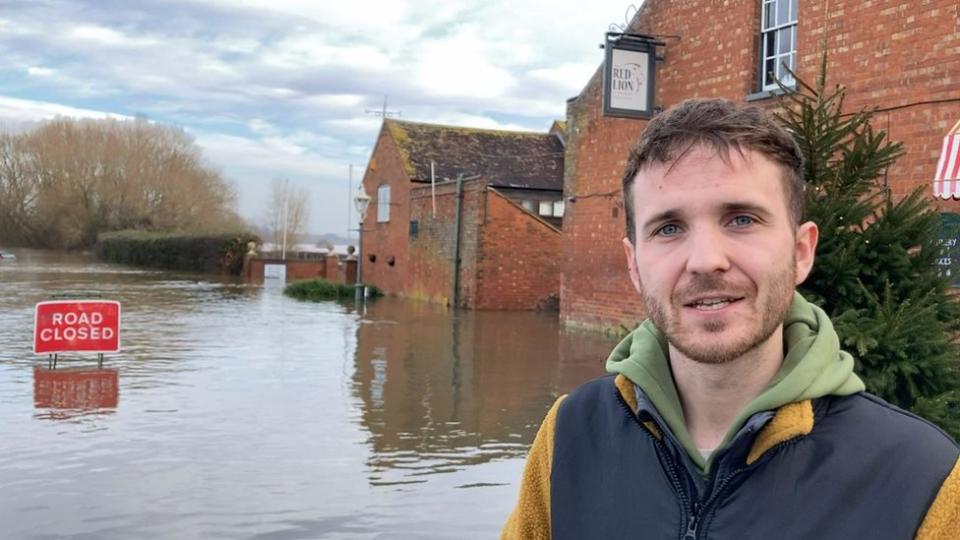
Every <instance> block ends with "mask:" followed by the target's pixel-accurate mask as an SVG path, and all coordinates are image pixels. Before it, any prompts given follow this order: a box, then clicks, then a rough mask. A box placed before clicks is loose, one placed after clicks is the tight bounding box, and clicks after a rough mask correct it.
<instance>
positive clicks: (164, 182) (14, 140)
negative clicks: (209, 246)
mask: <svg viewBox="0 0 960 540" xmlns="http://www.w3.org/2000/svg"><path fill="white" fill-rule="evenodd" d="M235 204H236V195H235V193H234V188H233V186H232V184H231V183H230V182H228V181H227V180H226V179H224V178H223V176H222V175H221V174H220V173H219V171H217V170H215V169H213V168H212V167H210V166H209V165H208V164H206V163H205V162H204V161H203V158H202V156H201V154H200V150H199V149H198V148H197V146H196V145H195V144H194V142H193V139H192V138H191V137H190V136H189V135H188V134H187V133H186V132H184V131H183V130H182V129H178V128H173V127H170V126H164V125H160V124H155V123H150V122H149V121H147V120H145V119H142V118H140V119H136V120H112V119H107V120H92V119H83V120H77V119H72V118H63V117H61V118H55V119H53V120H50V121H47V122H44V123H42V124H40V125H39V126H37V127H36V128H34V129H33V130H31V131H28V132H25V133H20V134H16V135H14V134H8V135H2V136H0V212H2V216H0V233H3V234H4V235H5V236H6V235H9V237H10V238H14V239H15V240H16V241H17V242H19V243H23V244H27V245H34V246H40V247H68V248H69V247H85V246H89V245H91V244H92V243H93V242H94V241H95V240H96V237H97V235H98V234H99V233H102V232H107V231H113V230H120V229H141V230H151V231H178V232H223V231H226V230H231V229H232V230H237V229H238V228H243V227H244V224H243V221H242V220H241V219H240V218H239V216H238V215H237V213H236V211H235Z"/></svg>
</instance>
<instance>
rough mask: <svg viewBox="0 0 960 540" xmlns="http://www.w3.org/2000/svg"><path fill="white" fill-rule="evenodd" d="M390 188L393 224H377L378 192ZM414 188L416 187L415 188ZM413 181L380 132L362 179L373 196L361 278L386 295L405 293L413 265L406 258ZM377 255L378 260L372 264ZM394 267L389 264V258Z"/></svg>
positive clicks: (394, 148)
mask: <svg viewBox="0 0 960 540" xmlns="http://www.w3.org/2000/svg"><path fill="white" fill-rule="evenodd" d="M381 185H388V186H390V221H388V222H385V223H378V222H377V204H378V200H377V189H378V188H379V187H380V186H381ZM414 186H415V185H414ZM411 187H412V186H411V182H410V178H409V177H407V174H406V172H405V171H404V170H403V164H402V162H401V159H400V154H399V151H398V150H397V146H396V144H395V143H394V142H393V139H392V138H390V136H389V134H388V132H387V130H385V129H381V130H380V135H379V137H378V138H377V144H376V146H375V147H374V150H373V157H372V158H371V159H370V163H369V164H368V165H367V171H366V173H365V174H364V177H363V188H364V189H365V190H366V192H367V194H368V195H370V197H371V199H370V207H369V209H368V211H367V217H366V220H365V221H364V223H363V255H362V256H363V261H362V262H361V265H360V274H361V276H360V277H361V279H362V280H363V282H364V283H368V284H373V285H376V286H377V287H379V288H380V289H381V290H382V291H384V292H386V293H399V294H402V293H403V292H404V290H405V289H404V286H405V284H406V283H408V273H409V271H410V264H409V260H408V258H407V233H408V230H409V226H410V206H409V204H407V201H408V200H409V197H410V189H411ZM371 255H374V256H375V257H376V260H374V261H371V260H370V256H371ZM391 257H392V258H393V264H392V265H391V264H389V262H388V261H390V258H391Z"/></svg>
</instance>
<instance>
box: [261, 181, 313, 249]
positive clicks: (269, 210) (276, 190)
mask: <svg viewBox="0 0 960 540" xmlns="http://www.w3.org/2000/svg"><path fill="white" fill-rule="evenodd" d="M309 197H310V191H309V190H308V189H306V188H304V187H298V186H295V185H291V184H290V180H288V179H286V178H274V179H273V181H272V182H271V183H270V198H269V199H268V200H267V207H266V209H265V210H266V211H265V219H266V228H267V232H268V234H269V238H270V241H271V242H273V243H274V244H275V245H277V246H280V249H281V250H282V252H283V253H284V254H286V253H288V252H290V251H291V249H292V248H293V246H295V245H296V244H297V242H298V241H299V239H300V236H301V235H302V234H303V232H304V228H305V227H306V225H307V218H308V217H309V211H310V208H309V205H308V199H309Z"/></svg>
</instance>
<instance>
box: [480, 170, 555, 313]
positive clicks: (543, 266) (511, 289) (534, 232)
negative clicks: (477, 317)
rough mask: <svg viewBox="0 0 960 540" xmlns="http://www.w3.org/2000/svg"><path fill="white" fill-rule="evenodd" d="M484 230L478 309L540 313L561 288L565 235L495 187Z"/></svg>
mask: <svg viewBox="0 0 960 540" xmlns="http://www.w3.org/2000/svg"><path fill="white" fill-rule="evenodd" d="M486 199H487V211H486V216H485V219H484V221H483V225H482V227H481V230H480V259H479V261H478V263H477V295H476V307H477V308H479V309H536V308H539V307H545V306H547V305H548V304H549V303H550V299H551V297H553V298H554V299H556V297H557V295H558V293H559V290H560V259H559V258H558V257H557V253H559V252H560V231H559V230H558V229H556V228H554V227H553V226H551V225H549V224H547V222H546V221H544V220H541V219H538V218H537V217H535V216H534V215H532V214H531V213H529V212H527V211H525V210H524V209H523V208H522V207H521V206H519V205H518V204H517V203H515V202H513V201H511V200H510V199H508V198H507V197H505V196H504V195H502V194H501V193H499V192H498V191H496V190H495V189H493V188H490V189H488V190H487V197H486Z"/></svg>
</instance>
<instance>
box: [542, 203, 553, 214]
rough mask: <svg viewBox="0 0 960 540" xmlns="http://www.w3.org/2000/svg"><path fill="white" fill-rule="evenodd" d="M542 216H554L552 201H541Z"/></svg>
mask: <svg viewBox="0 0 960 540" xmlns="http://www.w3.org/2000/svg"><path fill="white" fill-rule="evenodd" d="M540 215H541V216H547V217H549V216H552V215H553V202H551V201H540Z"/></svg>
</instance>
